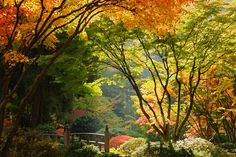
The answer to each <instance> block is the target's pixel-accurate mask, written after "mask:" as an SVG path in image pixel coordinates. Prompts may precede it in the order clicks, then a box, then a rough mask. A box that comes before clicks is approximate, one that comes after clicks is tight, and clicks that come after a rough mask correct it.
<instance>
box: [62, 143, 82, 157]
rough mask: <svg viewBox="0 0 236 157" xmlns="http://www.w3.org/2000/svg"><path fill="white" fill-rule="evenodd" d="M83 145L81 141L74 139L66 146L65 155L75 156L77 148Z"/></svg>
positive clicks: (68, 156)
mask: <svg viewBox="0 0 236 157" xmlns="http://www.w3.org/2000/svg"><path fill="white" fill-rule="evenodd" d="M83 146H84V143H82V142H81V141H76V142H73V143H71V144H70V145H69V146H67V149H66V152H65V157H76V156H77V152H76V150H77V149H81V148H82V147H83Z"/></svg>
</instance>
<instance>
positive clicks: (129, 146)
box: [119, 138, 146, 156]
mask: <svg viewBox="0 0 236 157" xmlns="http://www.w3.org/2000/svg"><path fill="white" fill-rule="evenodd" d="M145 144H146V140H145V139H144V138H133V139H130V140H128V141H126V142H125V143H124V144H122V145H121V146H120V148H119V151H120V152H121V153H122V154H123V155H128V156H130V155H131V154H132V153H133V152H134V151H135V150H136V148H138V147H140V146H143V145H145Z"/></svg>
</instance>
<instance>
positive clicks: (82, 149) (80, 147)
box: [64, 141, 101, 157]
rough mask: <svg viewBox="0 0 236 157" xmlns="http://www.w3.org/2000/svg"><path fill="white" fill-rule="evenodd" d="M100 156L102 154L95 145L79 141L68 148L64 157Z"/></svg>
mask: <svg viewBox="0 0 236 157" xmlns="http://www.w3.org/2000/svg"><path fill="white" fill-rule="evenodd" d="M100 155H101V153H100V152H99V150H98V148H97V147H95V146H94V145H86V144H84V143H82V142H79V141H77V142H74V143H72V144H70V145H69V146H68V147H67V149H66V152H65V156H64V157H99V156H100Z"/></svg>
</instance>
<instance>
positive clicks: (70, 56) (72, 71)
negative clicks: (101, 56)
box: [49, 32, 99, 95]
mask: <svg viewBox="0 0 236 157" xmlns="http://www.w3.org/2000/svg"><path fill="white" fill-rule="evenodd" d="M58 37H59V40H60V41H62V42H63V41H65V40H67V38H68V36H67V34H66V33H65V32H64V33H61V34H59V35H58ZM58 47H60V45H58ZM96 60H97V57H95V54H94V53H93V51H91V49H90V45H89V42H87V41H85V40H82V39H80V37H76V38H75V39H74V40H73V41H72V42H71V44H70V46H69V47H68V48H67V49H66V50H65V52H64V53H63V54H62V55H61V56H60V58H58V60H57V61H56V62H55V64H53V65H52V67H51V69H50V71H49V75H51V76H53V77H54V78H55V79H54V82H55V83H59V84H63V91H64V92H66V93H73V94H79V95H86V94H88V95H90V94H91V93H93V92H95V91H94V90H93V86H94V85H90V84H89V83H91V82H92V81H94V80H95V79H96V78H97V75H98V68H99V65H98V63H97V62H96ZM96 90H99V89H96ZM95 93H96V92H95Z"/></svg>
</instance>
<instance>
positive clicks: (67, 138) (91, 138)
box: [43, 125, 110, 152]
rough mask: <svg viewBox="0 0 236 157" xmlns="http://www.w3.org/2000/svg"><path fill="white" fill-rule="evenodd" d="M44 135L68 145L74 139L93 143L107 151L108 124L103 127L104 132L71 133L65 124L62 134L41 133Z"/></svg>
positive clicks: (108, 138)
mask: <svg viewBox="0 0 236 157" xmlns="http://www.w3.org/2000/svg"><path fill="white" fill-rule="evenodd" d="M43 135H44V136H46V137H50V138H52V139H58V140H61V139H63V140H64V145H68V144H70V143H71V142H74V141H79V140H80V141H82V142H85V143H87V144H93V145H96V146H98V147H99V149H100V150H102V148H104V151H105V152H109V140H110V135H109V129H108V125H106V127H105V131H104V134H98V133H71V132H70V130H69V127H68V126H66V127H65V128H64V136H60V135H57V134H43Z"/></svg>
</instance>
